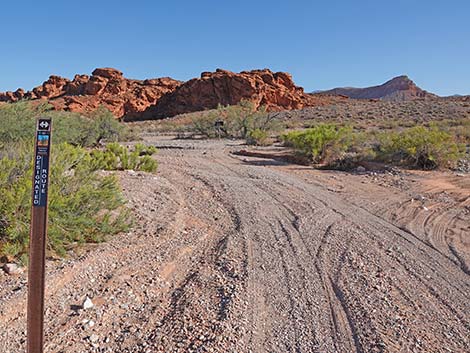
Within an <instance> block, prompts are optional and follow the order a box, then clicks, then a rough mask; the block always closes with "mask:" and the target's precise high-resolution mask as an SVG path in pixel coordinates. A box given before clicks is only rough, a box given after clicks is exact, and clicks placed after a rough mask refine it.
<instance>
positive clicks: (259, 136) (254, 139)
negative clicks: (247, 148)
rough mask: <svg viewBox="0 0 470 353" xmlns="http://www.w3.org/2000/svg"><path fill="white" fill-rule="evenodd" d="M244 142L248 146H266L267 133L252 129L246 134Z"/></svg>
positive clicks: (267, 141)
mask: <svg viewBox="0 0 470 353" xmlns="http://www.w3.org/2000/svg"><path fill="white" fill-rule="evenodd" d="M246 142H247V143H248V144H249V145H256V146H266V145H268V143H269V135H268V132H267V131H265V130H261V129H254V130H252V131H250V132H249V133H248V136H247V139H246Z"/></svg>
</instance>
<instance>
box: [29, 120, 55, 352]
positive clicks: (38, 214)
mask: <svg viewBox="0 0 470 353" xmlns="http://www.w3.org/2000/svg"><path fill="white" fill-rule="evenodd" d="M51 127H52V125H51V120H50V119H45V118H39V119H38V120H37V126H36V139H35V149H34V171H33V192H32V194H33V195H32V209H31V230H30V239H29V271H28V325H27V326H28V343H27V345H28V353H43V351H44V287H45V262H46V238H47V193H48V187H49V157H50V151H51Z"/></svg>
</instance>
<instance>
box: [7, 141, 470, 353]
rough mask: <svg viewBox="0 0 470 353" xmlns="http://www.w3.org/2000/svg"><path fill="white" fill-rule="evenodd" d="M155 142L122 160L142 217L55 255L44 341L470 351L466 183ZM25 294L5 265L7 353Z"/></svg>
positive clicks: (65, 346) (17, 338)
mask: <svg viewBox="0 0 470 353" xmlns="http://www.w3.org/2000/svg"><path fill="white" fill-rule="evenodd" d="M147 142H148V143H152V144H155V145H157V146H160V147H161V148H160V152H159V154H158V156H157V158H158V160H159V162H160V167H159V172H158V173H157V174H156V175H150V174H146V173H135V172H122V173H120V174H119V175H120V179H121V183H122V186H123V189H124V192H125V194H126V195H127V197H128V199H129V207H131V208H132V209H133V210H134V211H135V218H136V219H135V227H134V229H133V230H132V231H130V232H129V233H127V234H123V235H122V236H118V237H115V238H113V239H111V240H110V241H109V242H107V243H104V244H101V245H98V246H94V247H88V248H86V249H85V250H82V251H81V252H80V253H78V254H74V256H72V257H70V259H68V260H55V261H53V260H51V261H49V262H48V269H47V271H48V274H47V283H48V286H47V302H46V307H47V312H46V352H75V353H77V352H241V353H243V352H247V353H248V352H296V353H298V352H469V351H470V341H469V337H470V314H469V313H470V277H469V274H470V272H469V267H468V264H469V262H468V259H469V254H470V252H469V249H470V244H469V236H470V205H469V198H470V192H469V189H465V188H463V189H462V188H461V189H459V190H457V191H458V192H457V191H456V195H457V194H459V192H460V194H459V195H460V196H458V197H457V196H455V197H454V196H453V195H454V194H452V193H449V194H447V196H448V198H449V200H437V199H432V200H431V199H426V197H427V196H426V197H422V199H420V198H419V197H415V198H413V193H416V192H417V190H418V189H419V188H421V189H420V190H423V191H422V192H423V193H424V192H425V186H423V185H424V184H423V185H421V184H420V185H419V186H417V185H415V184H413V183H412V182H410V181H409V180H408V179H407V178H402V179H400V178H396V177H395V176H387V177H385V176H380V175H378V176H374V175H373V176H371V175H349V174H345V173H340V172H321V171H312V170H311V169H310V168H306V167H300V166H292V165H287V164H283V163H281V162H277V161H274V160H269V159H259V158H248V157H240V156H234V155H232V154H230V151H233V150H236V149H237V148H239V147H240V146H239V144H240V143H239V142H236V141H211V142H208V141H200V142H198V141H174V140H161V139H156V138H153V137H148V138H147ZM467 178H468V176H465V177H463V178H462V180H463V179H465V180H466V181H467V180H468V179H467ZM392 182H393V183H395V184H393V183H392ZM407 183H409V185H408V184H407ZM427 190H428V191H429V193H432V187H431V186H429V185H428V189H427ZM462 190H463V191H462ZM462 193H463V194H462ZM410 195H411V196H410ZM426 195H427V194H426ZM433 195H436V193H434V194H433ZM439 195H440V194H439ZM426 202H428V206H426V205H427V204H426ZM443 205H447V206H446V207H444V206H443ZM425 211H429V212H428V213H427V216H424V215H423V213H424V214H426V213H425ZM86 297H89V298H91V300H92V302H93V307H92V308H89V309H87V310H84V309H82V308H81V305H82V304H83V302H84V300H85V299H86ZM25 298H26V286H25V276H24V275H22V276H17V277H12V276H7V275H0V315H1V317H2V320H1V322H0V352H5V353H8V352H10V353H18V352H22V351H24V349H25V313H24V310H25Z"/></svg>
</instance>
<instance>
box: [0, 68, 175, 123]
mask: <svg viewBox="0 0 470 353" xmlns="http://www.w3.org/2000/svg"><path fill="white" fill-rule="evenodd" d="M181 84H182V82H181V81H177V80H174V79H172V78H169V77H163V78H156V79H148V80H132V79H127V78H125V77H123V74H122V72H121V71H119V70H116V69H112V68H98V69H96V70H94V71H93V73H92V75H91V76H88V75H75V77H74V79H73V80H69V79H66V78H63V77H60V76H50V77H49V79H48V80H47V81H46V82H44V83H43V84H42V85H41V86H39V87H36V88H34V89H33V90H31V91H28V92H25V91H24V90H23V89H18V90H17V91H15V92H5V93H0V102H1V101H4V102H16V101H18V100H21V99H31V100H35V99H46V100H48V101H49V102H50V103H51V104H52V105H53V106H54V108H55V109H57V110H67V111H73V112H89V111H93V110H95V109H96V108H98V107H99V106H100V105H104V106H105V107H107V108H108V109H109V110H110V111H111V112H113V114H114V115H115V116H116V117H119V118H122V117H124V118H126V119H129V120H132V119H135V118H137V117H139V116H140V115H141V114H142V112H144V111H145V110H146V109H147V108H148V107H149V106H151V105H153V104H155V103H156V102H157V101H158V99H159V98H160V97H161V96H163V95H164V94H166V93H168V92H172V91H173V90H175V89H176V88H177V87H178V86H180V85H181Z"/></svg>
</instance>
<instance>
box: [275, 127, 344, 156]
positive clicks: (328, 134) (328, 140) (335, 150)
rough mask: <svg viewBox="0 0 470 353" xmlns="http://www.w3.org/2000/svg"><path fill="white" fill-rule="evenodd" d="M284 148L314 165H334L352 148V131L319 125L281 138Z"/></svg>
mask: <svg viewBox="0 0 470 353" xmlns="http://www.w3.org/2000/svg"><path fill="white" fill-rule="evenodd" d="M281 139H282V140H283V141H284V144H285V145H286V146H290V147H293V148H294V149H295V150H296V151H297V152H298V153H300V154H301V155H303V156H305V157H307V158H309V159H310V160H311V161H312V162H314V163H326V164H330V163H334V162H335V161H337V160H339V159H341V158H342V157H343V155H344V154H345V152H347V151H348V149H349V148H350V147H351V146H352V129H351V128H349V127H338V126H336V125H333V124H319V125H317V126H315V127H312V128H309V129H305V130H301V131H291V132H288V133H286V134H284V135H282V136H281Z"/></svg>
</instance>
